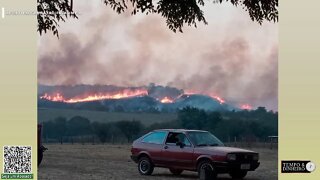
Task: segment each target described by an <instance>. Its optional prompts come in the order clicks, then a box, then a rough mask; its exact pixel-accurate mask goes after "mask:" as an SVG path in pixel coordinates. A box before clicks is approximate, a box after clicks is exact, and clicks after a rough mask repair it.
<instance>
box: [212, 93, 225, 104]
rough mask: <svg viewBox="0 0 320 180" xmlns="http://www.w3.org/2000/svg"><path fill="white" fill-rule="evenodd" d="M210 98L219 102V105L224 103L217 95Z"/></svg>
mask: <svg viewBox="0 0 320 180" xmlns="http://www.w3.org/2000/svg"><path fill="white" fill-rule="evenodd" d="M210 97H212V98H213V99H215V100H217V101H219V103H220V104H223V103H225V102H226V101H225V100H224V99H222V98H221V97H219V96H217V95H210Z"/></svg>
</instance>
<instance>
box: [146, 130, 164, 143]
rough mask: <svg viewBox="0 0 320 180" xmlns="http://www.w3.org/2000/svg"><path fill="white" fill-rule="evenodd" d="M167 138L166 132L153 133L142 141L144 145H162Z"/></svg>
mask: <svg viewBox="0 0 320 180" xmlns="http://www.w3.org/2000/svg"><path fill="white" fill-rule="evenodd" d="M165 137H166V132H161V131H159V132H152V133H150V134H149V135H147V136H146V137H144V138H143V139H142V142H144V143H153V144H162V143H163V141H164V138H165Z"/></svg>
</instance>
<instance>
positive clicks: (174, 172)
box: [169, 168, 183, 175]
mask: <svg viewBox="0 0 320 180" xmlns="http://www.w3.org/2000/svg"><path fill="white" fill-rule="evenodd" d="M169 170H170V172H171V173H172V174H173V175H180V174H181V173H182V172H183V170H182V169H173V168H170V169H169Z"/></svg>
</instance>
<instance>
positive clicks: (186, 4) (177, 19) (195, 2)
mask: <svg viewBox="0 0 320 180" xmlns="http://www.w3.org/2000/svg"><path fill="white" fill-rule="evenodd" d="M212 1H213V2H215V3H223V2H231V4H233V5H234V6H237V7H242V8H243V9H244V10H245V11H247V12H248V14H249V16H250V18H251V20H253V21H257V22H258V23H259V24H261V23H262V22H263V21H264V20H267V21H274V22H277V21H278V0H212ZM103 2H104V4H105V5H106V6H108V7H110V8H112V9H113V10H114V11H116V12H117V13H119V14H120V13H123V12H125V11H127V10H128V9H130V10H132V11H131V14H132V15H135V14H136V13H145V14H159V15H160V16H162V17H163V18H165V19H166V23H167V26H168V28H169V29H171V30H172V31H173V32H176V31H179V32H182V27H183V26H184V25H185V24H186V25H188V26H194V27H197V22H202V23H204V24H207V21H206V19H205V17H204V14H203V11H202V9H201V7H203V6H204V5H205V1H204V0H159V1H152V0H103ZM129 6H130V7H129ZM37 9H38V16H37V18H38V31H39V33H40V34H42V32H45V33H46V32H47V31H52V32H53V34H54V35H57V36H58V37H59V34H58V30H57V27H58V26H59V22H60V21H65V19H67V18H69V17H71V18H78V17H77V15H76V14H75V12H74V11H73V0H38V6H37ZM62 13H64V14H62Z"/></svg>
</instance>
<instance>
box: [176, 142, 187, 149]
mask: <svg viewBox="0 0 320 180" xmlns="http://www.w3.org/2000/svg"><path fill="white" fill-rule="evenodd" d="M176 145H177V146H180V148H183V147H184V146H185V144H184V143H183V142H177V143H176Z"/></svg>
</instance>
